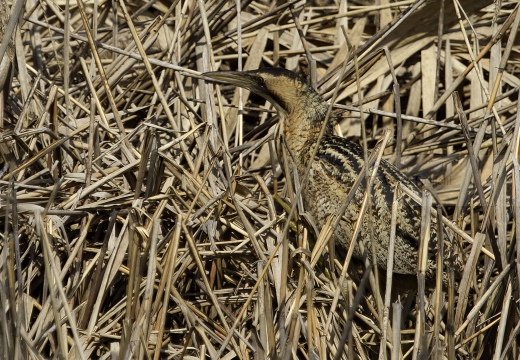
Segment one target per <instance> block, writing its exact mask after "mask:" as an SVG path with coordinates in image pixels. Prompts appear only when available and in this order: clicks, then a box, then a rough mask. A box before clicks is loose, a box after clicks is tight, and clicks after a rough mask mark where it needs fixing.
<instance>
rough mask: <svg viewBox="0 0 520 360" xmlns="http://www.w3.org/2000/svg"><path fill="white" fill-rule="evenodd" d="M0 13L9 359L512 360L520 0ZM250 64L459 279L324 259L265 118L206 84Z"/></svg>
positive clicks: (4, 337) (189, 4)
mask: <svg viewBox="0 0 520 360" xmlns="http://www.w3.org/2000/svg"><path fill="white" fill-rule="evenodd" d="M0 6H1V8H0V20H1V24H0V25H1V26H0V37H1V38H2V39H3V40H2V47H0V58H1V59H3V61H2V63H1V65H0V66H1V67H0V89H1V91H2V96H0V105H1V106H0V123H1V132H0V153H1V155H2V159H3V165H2V170H1V173H0V176H1V179H0V194H1V197H0V201H1V203H0V205H1V207H0V214H1V219H2V220H1V224H0V226H1V228H2V229H3V230H2V241H1V242H0V250H1V257H0V354H1V355H0V356H1V357H2V358H5V359H46V358H58V359H65V358H74V359H76V358H78V359H94V358H99V359H130V358H136V359H137V358H139V359H144V358H147V359H151V358H153V359H163V358H164V359H204V358H211V359H267V358H269V359H290V358H295V359H401V358H404V359H426V358H432V359H445V358H447V359H458V358H465V359H466V358H467V359H470V358H471V359H491V358H493V359H497V360H499V359H500V360H501V359H518V358H519V356H520V351H519V344H518V339H519V330H520V325H519V324H520V321H519V310H520V308H519V300H520V297H519V293H518V291H519V286H518V285H519V277H518V271H519V270H520V256H519V254H520V251H519V250H520V245H519V243H518V235H520V233H519V229H518V225H519V224H520V203H519V202H518V200H517V198H516V194H517V193H518V192H519V191H520V183H519V181H518V179H519V178H520V167H519V165H518V159H519V141H520V134H519V129H520V123H519V121H518V113H519V102H518V95H519V94H518V89H519V86H520V68H519V64H520V60H519V59H520V57H519V54H520V46H519V39H518V38H515V36H516V34H517V32H518V24H519V20H520V15H519V13H518V7H519V5H518V2H516V1H506V0H504V1H499V2H495V3H493V2H491V1H482V0H476V1H471V0H457V1H453V2H452V1H444V0H443V1H437V2H432V1H422V0H419V1H412V0H403V1H392V2H390V1H388V0H379V1H375V2H373V1H366V2H365V1H346V0H329V1H327V0H321V1H286V2H282V1H268V0H244V1H242V2H240V1H236V2H232V1H214V0H212V1H201V0H185V1H178V0H177V1H172V2H168V1H162V0H157V1H149V0H143V1H137V2H124V1H119V2H118V1H114V2H103V1H87V2H84V1H81V0H80V1H77V2H76V1H71V2H68V1H58V2H48V1H40V2H37V1H33V0H28V1H26V2H25V3H24V2H22V1H18V0H16V1H13V2H12V3H8V2H0ZM9 14H11V15H9ZM9 20H12V21H11V22H9ZM266 66H279V67H285V68H287V69H290V70H295V71H297V72H299V73H300V74H302V75H303V76H306V77H307V78H308V79H309V81H310V82H311V83H312V84H313V86H315V87H316V88H317V89H318V91H320V93H322V94H323V96H324V98H326V99H327V100H329V101H330V100H331V99H333V100H334V101H333V103H334V112H335V114H336V117H337V119H338V123H337V125H336V126H335V131H336V132H337V133H338V134H341V135H343V136H346V137H348V138H349V139H351V140H353V141H359V142H360V143H361V142H362V139H366V140H367V141H366V143H367V144H368V145H367V148H368V150H369V151H372V150H373V149H377V148H378V146H380V145H381V143H382V142H383V143H384V144H383V145H384V146H383V147H382V148H381V149H382V151H383V156H384V157H385V158H387V159H388V160H390V161H391V162H393V163H394V164H396V166H398V167H399V168H400V169H401V170H402V171H403V172H405V173H406V174H407V175H408V176H410V177H412V178H415V179H416V180H417V182H418V183H420V184H422V185H421V186H423V188H424V189H425V195H424V196H423V199H417V201H419V202H422V203H423V204H424V205H423V207H424V213H425V214H429V216H438V217H439V219H441V220H442V223H443V226H445V227H446V228H448V229H449V230H448V232H449V234H450V239H449V240H450V241H452V242H453V246H455V247H456V248H457V249H459V251H460V252H461V253H462V254H463V257H464V261H465V262H466V264H465V270H464V273H463V274H462V277H461V279H454V278H450V280H449V281H448V285H447V286H444V287H443V286H442V285H441V284H442V283H441V282H438V284H437V285H436V286H435V287H433V288H432V287H426V288H424V287H419V288H418V291H417V292H413V291H412V292H408V293H401V292H399V290H398V288H397V287H392V289H393V291H392V293H393V294H392V296H390V293H389V292H388V291H385V286H374V285H373V283H370V281H368V280H369V277H370V274H371V272H372V271H374V269H372V271H363V268H360V267H356V266H351V267H350V270H349V271H348V272H345V271H344V270H345V269H346V268H347V267H346V266H347V265H349V264H344V258H342V257H341V256H339V255H337V256H335V257H334V258H332V259H331V257H329V254H330V251H329V250H330V249H329V247H328V242H327V234H328V233H329V232H330V224H329V225H327V226H325V227H324V228H323V229H319V228H316V227H315V226H313V221H312V219H309V216H308V214H307V213H306V212H305V209H304V208H303V207H302V206H298V207H297V209H298V211H297V212H296V213H295V214H290V213H289V210H288V209H290V207H291V204H293V203H294V202H298V201H299V199H298V198H296V197H295V194H296V193H297V191H298V184H293V183H292V179H286V178H285V177H284V176H283V174H282V172H281V168H282V167H283V163H282V164H281V163H280V161H279V159H278V157H277V156H276V148H277V143H278V141H279V139H277V138H276V131H275V125H276V120H277V119H276V113H275V111H274V109H273V108H272V106H271V105H270V104H269V103H266V102H265V101H264V100H262V99H260V98H259V97H257V96H255V95H253V94H250V93H248V92H247V91H245V90H238V89H235V88H233V87H229V86H218V85H216V84H211V83H209V82H206V81H204V80H203V78H202V77H201V76H200V74H201V73H203V72H206V71H215V70H248V69H256V68H261V67H266ZM288 180H291V181H288ZM402 191H404V190H402ZM428 194H432V196H433V199H432V196H430V195H428ZM300 205H301V204H300ZM375 221H377V219H375ZM439 233H441V232H439ZM439 270H440V271H444V272H447V273H448V274H449V269H441V268H440V269H439ZM390 275H391V274H390ZM378 276H379V278H380V279H383V278H385V277H386V274H384V273H382V272H381V271H379V275H378ZM397 283H398V280H397V279H395V278H392V277H390V278H389V281H387V285H388V284H394V285H395V284H397ZM388 287H389V288H390V285H388Z"/></svg>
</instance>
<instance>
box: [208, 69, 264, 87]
mask: <svg viewBox="0 0 520 360" xmlns="http://www.w3.org/2000/svg"><path fill="white" fill-rule="evenodd" d="M202 75H203V76H205V77H207V78H210V79H211V80H213V81H218V82H221V83H225V84H231V85H235V86H240V87H242V88H245V89H249V90H251V89H252V88H253V87H254V86H255V85H256V84H255V82H254V81H253V80H252V79H251V78H250V77H249V76H248V75H247V74H246V73H243V72H240V71H211V72H207V73H204V74H202Z"/></svg>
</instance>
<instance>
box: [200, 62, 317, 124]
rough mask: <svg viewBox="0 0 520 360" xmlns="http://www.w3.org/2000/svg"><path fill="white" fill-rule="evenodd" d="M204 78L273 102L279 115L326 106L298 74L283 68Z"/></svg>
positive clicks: (217, 74) (214, 74)
mask: <svg viewBox="0 0 520 360" xmlns="http://www.w3.org/2000/svg"><path fill="white" fill-rule="evenodd" d="M203 75H204V76H206V77H208V78H210V79H212V80H215V81H218V82H222V83H226V84H232V85H235V86H240V87H242V88H244V89H247V90H249V91H251V92H253V93H255V94H257V95H260V96H262V97H263V98H265V99H266V100H267V101H269V102H270V103H271V104H273V106H274V107H275V108H276V110H277V111H278V112H279V113H282V114H289V113H293V112H295V111H298V109H304V108H305V107H306V106H307V107H308V106H309V105H312V104H310V103H309V102H314V101H318V102H320V103H321V102H322V99H321V97H320V96H319V95H318V93H316V91H314V89H313V88H312V87H311V86H309V85H308V84H307V83H306V82H305V80H303V79H302V78H301V77H300V76H298V75H297V74H296V73H294V72H292V71H289V70H285V69H281V68H264V69H259V70H250V71H242V72H240V71H214V72H207V73H205V74H203Z"/></svg>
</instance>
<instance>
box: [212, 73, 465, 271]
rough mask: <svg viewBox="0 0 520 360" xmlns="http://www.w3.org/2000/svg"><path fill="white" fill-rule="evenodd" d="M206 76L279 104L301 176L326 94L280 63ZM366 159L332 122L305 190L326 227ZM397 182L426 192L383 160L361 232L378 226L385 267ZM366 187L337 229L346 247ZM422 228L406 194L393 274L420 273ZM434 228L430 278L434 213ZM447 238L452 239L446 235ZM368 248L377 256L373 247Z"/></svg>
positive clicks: (418, 211)
mask: <svg viewBox="0 0 520 360" xmlns="http://www.w3.org/2000/svg"><path fill="white" fill-rule="evenodd" d="M204 75H205V76H207V77H209V78H211V79H213V80H216V81H219V82H224V83H228V84H233V85H236V86H240V87H243V88H246V89H248V90H250V91H252V92H253V93H256V94H258V95H260V96H262V97H264V98H265V99H267V100H268V101H269V102H271V103H272V104H273V105H274V107H275V108H276V110H277V111H278V114H279V116H280V122H281V132H282V133H283V135H284V137H285V142H286V144H287V147H288V149H289V151H290V153H291V154H292V156H289V159H288V160H289V162H290V163H291V165H293V166H294V167H295V168H296V169H297V170H298V174H299V176H300V178H301V177H302V176H303V175H304V172H305V169H306V168H307V165H308V163H309V161H310V158H311V156H312V152H313V150H314V147H315V146H316V143H317V139H318V135H319V133H320V129H321V127H322V125H323V121H324V120H325V116H326V113H327V109H328V104H327V103H326V102H325V101H324V100H323V99H322V98H321V96H320V95H319V94H318V93H317V92H316V91H315V90H314V89H313V88H312V87H311V86H309V85H308V84H307V83H306V82H305V81H304V80H303V79H302V78H301V77H299V76H298V75H296V74H295V73H294V72H291V71H288V70H284V69H279V68H267V69H261V70H253V71H246V72H232V71H221V72H210V73H206V74H204ZM364 163H365V162H364V158H363V150H362V148H361V147H360V146H359V145H357V144H354V143H353V142H351V141H349V140H347V139H345V138H342V137H339V136H335V135H333V131H332V125H331V126H329V127H328V128H327V130H326V133H325V135H324V137H323V139H322V141H321V143H320V145H319V148H318V151H317V153H316V157H315V159H314V161H313V162H312V165H311V172H310V178H309V180H308V184H307V186H306V187H305V188H304V190H303V192H302V197H303V201H304V205H305V208H306V209H307V211H309V212H310V213H311V215H312V216H313V217H314V220H315V222H316V224H317V225H318V227H320V228H321V227H322V226H323V225H324V224H325V221H326V219H327V217H328V216H329V215H331V214H335V213H336V212H337V211H338V210H339V209H341V206H342V205H343V204H344V203H345V201H346V198H347V194H348V192H349V189H350V188H351V187H352V186H353V184H354V182H355V180H356V178H357V177H358V175H359V173H360V171H361V169H362V168H363V166H364ZM397 182H401V183H402V184H403V185H405V186H406V187H408V188H409V189H411V190H412V191H414V192H415V193H416V194H417V195H419V196H420V195H421V191H420V189H419V188H418V187H417V185H416V184H415V183H413V182H412V181H411V180H410V179H409V178H408V177H406V176H405V175H404V174H403V173H402V172H400V171H399V170H398V169H397V168H396V167H395V166H393V165H392V164H390V163H389V162H387V161H385V160H383V161H382V162H381V164H380V165H379V169H378V172H377V176H376V179H375V182H374V185H373V191H372V202H373V206H372V208H373V213H372V217H371V218H372V221H371V222H370V223H369V221H370V217H369V216H366V215H365V217H364V219H363V226H362V229H361V233H360V236H361V238H362V239H363V240H364V241H365V242H366V241H367V240H368V239H370V228H371V227H372V228H373V233H374V236H375V240H376V244H377V245H376V259H377V265H378V266H379V267H380V268H382V269H386V264H387V258H388V246H389V239H390V221H391V208H392V200H393V192H394V187H395V185H396V183H397ZM364 192H365V189H364V188H362V187H360V188H359V189H358V190H357V192H356V194H355V196H354V198H353V200H352V201H351V202H350V204H349V206H348V208H347V210H346V212H345V214H344V215H345V216H344V218H346V219H352V221H348V220H342V221H341V222H340V224H339V226H338V228H337V229H336V230H335V233H334V240H335V242H336V244H338V245H340V246H342V247H344V248H348V247H349V244H350V241H351V239H352V234H353V227H354V225H355V222H356V219H357V217H358V214H359V210H360V206H361V201H362V199H363V194H364ZM420 228H421V207H420V206H419V205H418V204H417V203H416V202H414V201H413V200H412V199H410V198H409V197H408V196H406V195H405V196H403V197H402V199H401V201H400V203H399V210H398V216H397V229H396V244H395V255H394V269H393V271H394V273H397V274H403V275H416V274H417V261H418V260H417V259H418V247H419V239H420ZM430 231H431V237H430V242H429V248H430V249H431V250H432V251H430V254H429V260H428V265H427V272H426V280H429V281H432V280H434V279H435V274H436V265H435V264H436V262H435V256H436V254H435V251H433V250H434V249H436V248H437V225H436V219H435V218H432V223H431V230H430ZM444 238H445V239H447V236H445V237H444ZM367 245H368V244H367ZM365 248H366V249H367V250H368V252H369V254H370V259H372V255H371V246H365ZM354 257H357V258H360V257H361V254H360V251H359V248H358V246H356V250H355V251H354ZM455 262H456V263H457V261H455Z"/></svg>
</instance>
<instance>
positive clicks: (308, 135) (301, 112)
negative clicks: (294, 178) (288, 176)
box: [282, 94, 332, 166]
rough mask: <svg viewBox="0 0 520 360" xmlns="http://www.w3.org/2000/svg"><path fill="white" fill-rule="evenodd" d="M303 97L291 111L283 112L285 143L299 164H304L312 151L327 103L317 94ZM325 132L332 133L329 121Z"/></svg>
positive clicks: (323, 118) (324, 115)
mask: <svg viewBox="0 0 520 360" xmlns="http://www.w3.org/2000/svg"><path fill="white" fill-rule="evenodd" d="M313 95H314V96H312V97H310V98H306V99H304V100H303V101H302V102H300V103H299V104H298V106H295V107H294V108H293V109H291V111H288V112H287V113H285V114H283V116H282V117H283V135H284V138H285V143H286V144H287V147H288V148H289V150H290V151H291V153H292V156H293V157H294V158H295V159H298V160H300V161H299V162H301V164H297V165H300V166H302V165H303V166H305V165H306V164H305V163H306V162H307V161H308V159H309V158H310V157H309V156H306V155H308V154H311V153H312V152H313V151H314V147H315V146H316V143H317V140H318V136H319V134H320V131H321V128H322V126H323V122H324V121H325V117H326V114H327V109H328V104H327V103H326V102H325V101H323V100H322V99H321V97H320V96H319V95H318V94H313ZM325 131H326V132H325V134H332V123H331V122H330V121H329V122H328V125H327V128H326V130H325Z"/></svg>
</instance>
